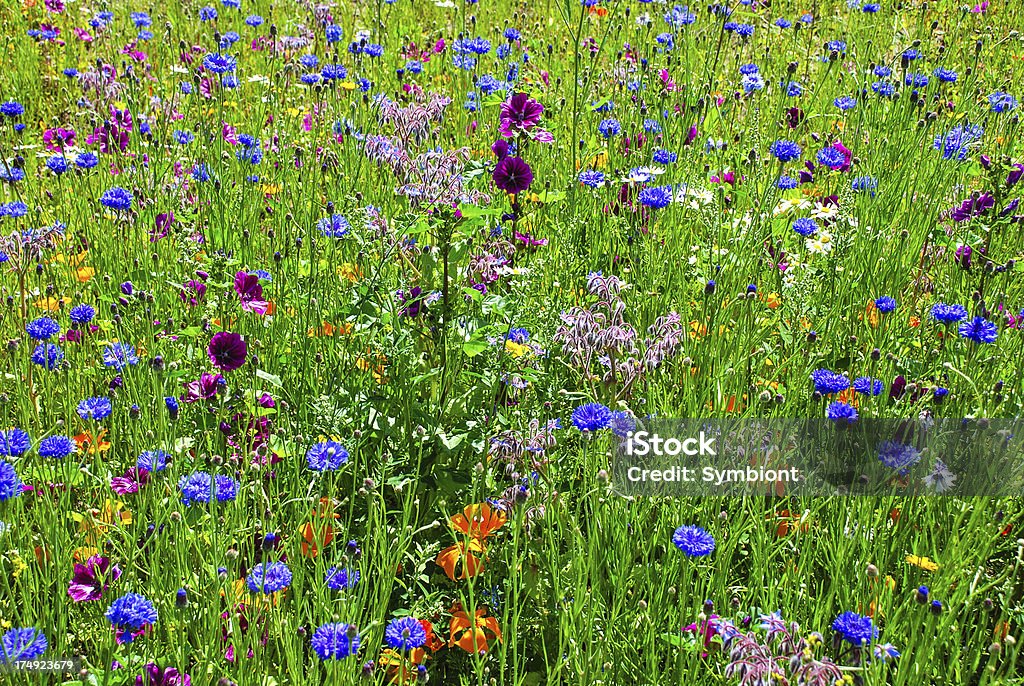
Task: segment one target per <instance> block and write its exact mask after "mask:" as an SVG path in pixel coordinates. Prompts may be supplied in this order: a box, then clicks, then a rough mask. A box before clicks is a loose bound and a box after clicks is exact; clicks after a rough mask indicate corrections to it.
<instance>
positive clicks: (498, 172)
mask: <svg viewBox="0 0 1024 686" xmlns="http://www.w3.org/2000/svg"><path fill="white" fill-rule="evenodd" d="M492 178H493V179H494V184H495V185H496V186H497V187H498V188H500V189H501V190H503V191H505V192H506V193H511V194H516V193H522V192H523V191H525V190H526V189H528V188H529V187H530V184H531V183H533V170H532V169H530V165H528V164H527V163H526V161H525V160H523V159H520V158H518V157H506V158H505V159H503V160H501V161H500V162H498V165H497V166H496V167H495V168H494V174H493V175H492Z"/></svg>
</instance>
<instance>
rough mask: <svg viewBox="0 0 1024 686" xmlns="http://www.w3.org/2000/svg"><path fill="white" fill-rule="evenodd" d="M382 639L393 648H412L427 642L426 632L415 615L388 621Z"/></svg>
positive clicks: (402, 649)
mask: <svg viewBox="0 0 1024 686" xmlns="http://www.w3.org/2000/svg"><path fill="white" fill-rule="evenodd" d="M384 640H385V641H386V642H387V644H388V645H389V646H391V647H392V648H394V649H395V650H400V651H406V650H412V649H413V648H419V647H420V646H422V645H423V644H424V643H426V642H427V632H426V630H424V628H423V625H422V624H420V620H418V619H416V618H415V617H399V618H398V619H392V620H391V621H390V622H389V623H388V626H387V628H386V629H385V630H384Z"/></svg>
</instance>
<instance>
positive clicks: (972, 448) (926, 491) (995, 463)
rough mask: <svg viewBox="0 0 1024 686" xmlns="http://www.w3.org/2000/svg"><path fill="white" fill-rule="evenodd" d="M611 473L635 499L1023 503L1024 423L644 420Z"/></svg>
mask: <svg viewBox="0 0 1024 686" xmlns="http://www.w3.org/2000/svg"><path fill="white" fill-rule="evenodd" d="M611 466H612V469H611V477H612V484H613V488H614V489H615V490H616V491H617V492H618V493H620V494H622V495H633V496H636V495H655V496H744V495H778V496H782V495H787V496H790V495H792V496H806V495H811V496H835V495H886V494H892V495H905V496H929V495H930V496H960V497H967V496H986V497H1003V496H1020V495H1024V420H1016V419H940V418H927V419H915V420H888V419H859V420H857V421H855V422H853V423H851V424H837V423H834V422H832V421H830V420H827V419H820V420H819V419H742V420H741V419H734V420H728V419H725V420H712V419H668V418H666V419H648V420H643V421H638V422H637V425H636V427H635V429H634V430H633V431H630V432H622V433H621V434H620V435H616V436H615V437H614V443H613V447H612V455H611Z"/></svg>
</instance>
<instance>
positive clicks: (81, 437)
mask: <svg viewBox="0 0 1024 686" xmlns="http://www.w3.org/2000/svg"><path fill="white" fill-rule="evenodd" d="M106 435H107V430H106V429H100V432H99V434H97V435H96V437H95V438H94V437H93V435H92V434H91V433H90V432H88V431H83V432H82V433H80V434H78V435H77V436H75V443H77V444H78V449H79V450H81V451H82V452H83V453H88V454H89V455H97V454H99V453H105V452H107V451H108V450H110V441H106V440H104V438H103V437H104V436H106Z"/></svg>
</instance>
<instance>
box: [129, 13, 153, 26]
mask: <svg viewBox="0 0 1024 686" xmlns="http://www.w3.org/2000/svg"><path fill="white" fill-rule="evenodd" d="M128 18H129V19H131V20H132V23H133V24H135V28H137V29H148V28H149V27H150V26H152V25H153V20H152V19H150V18H149V15H148V14H146V13H145V12H132V13H131V14H129V15H128Z"/></svg>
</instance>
